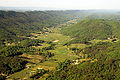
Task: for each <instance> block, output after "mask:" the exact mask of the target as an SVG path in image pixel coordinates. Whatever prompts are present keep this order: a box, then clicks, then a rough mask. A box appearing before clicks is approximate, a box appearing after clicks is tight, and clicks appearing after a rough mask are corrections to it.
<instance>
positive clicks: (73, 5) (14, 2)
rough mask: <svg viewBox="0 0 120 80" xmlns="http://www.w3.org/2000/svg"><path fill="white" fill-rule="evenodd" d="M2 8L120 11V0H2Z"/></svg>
mask: <svg viewBox="0 0 120 80" xmlns="http://www.w3.org/2000/svg"><path fill="white" fill-rule="evenodd" d="M0 6H2V7H46V8H47V7H48V8H60V9H120V0H0Z"/></svg>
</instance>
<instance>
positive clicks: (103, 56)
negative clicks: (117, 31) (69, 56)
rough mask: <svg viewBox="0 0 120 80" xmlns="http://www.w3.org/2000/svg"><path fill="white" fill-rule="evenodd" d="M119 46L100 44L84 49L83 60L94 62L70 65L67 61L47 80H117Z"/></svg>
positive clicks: (119, 76) (119, 56)
mask: <svg viewBox="0 0 120 80" xmlns="http://www.w3.org/2000/svg"><path fill="white" fill-rule="evenodd" d="M119 46H120V42H117V43H110V42H100V43H97V44H95V45H92V46H90V47H86V48H85V49H83V51H82V54H86V55H88V56H87V57H86V58H85V59H92V60H94V59H96V61H93V62H91V61H83V62H79V64H78V65H72V62H70V61H68V60H67V62H66V61H65V62H63V63H62V64H59V66H58V67H57V68H56V70H55V71H53V72H51V73H50V74H49V77H48V78H47V80H56V79H57V80H119V79H120V74H119V72H120V53H119V52H120V49H119V48H120V47H119ZM81 59H82V58H81Z"/></svg>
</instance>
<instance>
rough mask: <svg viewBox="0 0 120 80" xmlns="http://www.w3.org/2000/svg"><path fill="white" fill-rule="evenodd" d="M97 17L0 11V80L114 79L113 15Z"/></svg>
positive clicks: (118, 41) (117, 55) (118, 54)
mask: <svg viewBox="0 0 120 80" xmlns="http://www.w3.org/2000/svg"><path fill="white" fill-rule="evenodd" d="M3 13H4V14H3ZM1 14H2V15H1ZM8 14H9V15H8ZM100 14H101V15H102V14H103V13H100ZM100 14H98V13H96V14H95V12H94V11H93V12H92V11H79V10H78V11H77V10H75V11H72V10H71V11H69V10H68V11H43V12H42V11H33V12H32V11H31V12H23V13H22V12H14V11H13V12H12V11H10V12H9V11H8V12H5V11H1V13H0V15H1V16H0V19H1V21H0V23H1V26H2V27H0V30H1V31H2V34H0V48H1V49H0V80H119V78H120V75H119V72H120V47H119V46H120V31H119V29H120V27H119V26H120V21H119V20H118V18H119V17H116V16H118V15H117V14H118V13H113V15H114V16H111V14H109V13H107V12H106V14H104V15H102V16H101V15H100ZM107 14H109V15H107ZM10 15H11V16H10ZM15 15H16V16H15ZM5 17H8V18H5ZM21 17H22V18H21ZM9 20H11V21H10V22H9V23H8V24H7V23H6V22H8V21H9ZM5 23H6V24H5ZM10 26H12V27H10Z"/></svg>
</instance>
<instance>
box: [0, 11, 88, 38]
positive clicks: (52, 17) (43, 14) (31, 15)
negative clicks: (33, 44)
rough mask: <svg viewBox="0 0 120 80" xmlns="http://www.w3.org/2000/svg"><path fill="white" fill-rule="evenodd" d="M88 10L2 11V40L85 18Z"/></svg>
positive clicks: (0, 19)
mask: <svg viewBox="0 0 120 80" xmlns="http://www.w3.org/2000/svg"><path fill="white" fill-rule="evenodd" d="M86 12H87V11H79V10H78V11H77V10H76V11H69V10H68V11H26V12H15V11H0V31H1V34H0V40H13V39H14V40H15V39H17V40H18V37H19V36H25V35H29V33H31V32H35V31H40V30H41V29H42V28H43V27H52V26H56V25H58V24H61V23H64V22H67V21H69V20H71V19H75V18H78V19H80V18H84V17H86V16H87V15H88V13H86Z"/></svg>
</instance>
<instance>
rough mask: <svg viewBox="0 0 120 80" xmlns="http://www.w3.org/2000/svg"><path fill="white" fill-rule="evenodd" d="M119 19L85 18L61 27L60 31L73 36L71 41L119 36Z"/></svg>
mask: <svg viewBox="0 0 120 80" xmlns="http://www.w3.org/2000/svg"><path fill="white" fill-rule="evenodd" d="M119 29H120V21H113V20H104V19H86V20H82V21H80V22H79V23H77V24H75V25H72V26H69V27H66V28H63V29H62V33H63V34H65V35H68V36H71V37H73V38H74V40H73V41H72V42H86V41H90V40H94V39H108V38H113V37H114V38H120V31H119Z"/></svg>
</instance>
